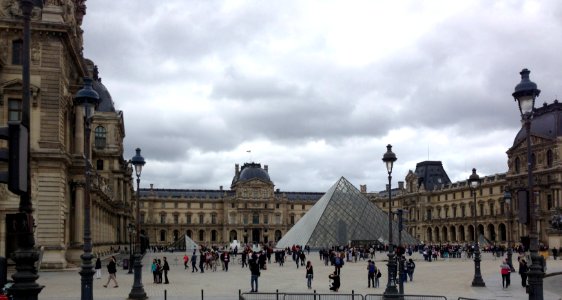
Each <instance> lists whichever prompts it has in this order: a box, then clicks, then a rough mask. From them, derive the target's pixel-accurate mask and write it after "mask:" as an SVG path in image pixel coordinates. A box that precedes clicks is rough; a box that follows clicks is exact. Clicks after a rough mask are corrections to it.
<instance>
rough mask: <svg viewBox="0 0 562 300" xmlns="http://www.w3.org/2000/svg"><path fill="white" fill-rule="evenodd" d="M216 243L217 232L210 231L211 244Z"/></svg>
mask: <svg viewBox="0 0 562 300" xmlns="http://www.w3.org/2000/svg"><path fill="white" fill-rule="evenodd" d="M216 241H217V231H216V230H211V242H216Z"/></svg>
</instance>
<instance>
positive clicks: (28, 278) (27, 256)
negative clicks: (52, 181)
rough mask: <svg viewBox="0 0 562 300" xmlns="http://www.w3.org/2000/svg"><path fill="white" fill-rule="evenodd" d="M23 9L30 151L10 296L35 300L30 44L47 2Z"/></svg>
mask: <svg viewBox="0 0 562 300" xmlns="http://www.w3.org/2000/svg"><path fill="white" fill-rule="evenodd" d="M19 2H20V3H19V4H20V8H21V11H22V15H23V45H22V46H23V49H22V54H23V59H22V106H21V109H22V111H21V124H20V125H21V126H19V127H20V130H22V131H23V132H22V134H21V135H20V137H21V138H22V139H24V140H25V145H26V147H27V149H26V150H25V151H24V153H23V155H25V158H22V159H23V160H25V162H26V163H25V167H20V168H19V170H18V172H19V173H20V176H21V177H24V178H25V181H26V182H25V183H21V186H20V188H22V189H21V190H20V191H19V192H21V193H19V195H20V203H19V208H18V213H17V214H16V218H15V221H14V224H12V225H13V226H14V229H15V231H16V240H17V244H18V249H17V250H16V251H14V253H12V259H13V260H14V261H15V263H16V273H14V274H13V275H12V278H13V279H14V285H13V286H12V287H11V288H10V293H12V295H13V296H14V299H16V300H18V299H25V300H35V299H37V298H38V295H39V293H40V292H41V290H42V289H43V286H41V285H39V284H37V282H36V280H37V278H39V275H37V269H36V268H35V262H37V261H38V260H39V252H38V251H37V250H36V249H35V247H34V246H35V237H34V235H33V231H34V227H35V219H34V218H33V203H32V201H31V164H30V157H31V156H30V140H29V137H30V134H29V129H30V96H31V95H30V92H29V86H30V81H31V76H30V56H29V53H30V44H31V43H30V41H31V29H30V23H31V12H32V11H33V8H34V7H40V8H43V1H40V0H20V1H19ZM24 186H25V187H24Z"/></svg>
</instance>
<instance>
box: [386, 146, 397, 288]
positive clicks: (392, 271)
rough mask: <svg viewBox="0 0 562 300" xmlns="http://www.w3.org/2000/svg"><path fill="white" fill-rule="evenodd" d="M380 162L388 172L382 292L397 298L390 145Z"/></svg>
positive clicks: (392, 159) (392, 163) (392, 155)
mask: <svg viewBox="0 0 562 300" xmlns="http://www.w3.org/2000/svg"><path fill="white" fill-rule="evenodd" d="M382 161H383V162H384V163H385V164H386V171H387V172H388V265H387V266H388V283H387V284H386V289H385V291H384V298H385V299H393V298H397V295H398V290H397V289H396V257H395V253H394V245H393V244H392V189H391V185H390V184H391V181H392V167H393V166H394V162H395V161H396V155H395V154H394V152H392V145H390V144H388V145H387V146H386V153H385V154H384V155H383V157H382Z"/></svg>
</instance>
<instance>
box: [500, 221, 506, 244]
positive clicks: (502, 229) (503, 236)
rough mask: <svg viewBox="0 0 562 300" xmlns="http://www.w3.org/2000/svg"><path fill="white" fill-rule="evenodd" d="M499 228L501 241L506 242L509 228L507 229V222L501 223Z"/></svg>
mask: <svg viewBox="0 0 562 300" xmlns="http://www.w3.org/2000/svg"><path fill="white" fill-rule="evenodd" d="M498 230H499V232H500V241H502V242H505V241H506V240H507V230H506V229H505V224H503V223H501V224H500V226H499V227H498Z"/></svg>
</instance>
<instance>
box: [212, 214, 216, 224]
mask: <svg viewBox="0 0 562 300" xmlns="http://www.w3.org/2000/svg"><path fill="white" fill-rule="evenodd" d="M211 224H217V215H211Z"/></svg>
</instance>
